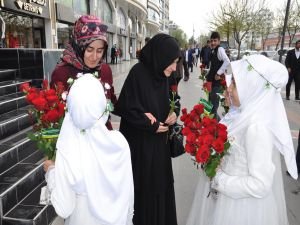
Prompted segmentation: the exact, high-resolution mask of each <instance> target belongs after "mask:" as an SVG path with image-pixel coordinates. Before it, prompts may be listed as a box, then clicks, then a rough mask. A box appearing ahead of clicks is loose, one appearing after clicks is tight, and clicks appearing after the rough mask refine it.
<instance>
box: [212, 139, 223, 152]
mask: <svg viewBox="0 0 300 225" xmlns="http://www.w3.org/2000/svg"><path fill="white" fill-rule="evenodd" d="M212 147H213V148H214V149H215V151H216V152H218V153H222V152H223V151H224V142H223V140H222V139H220V138H218V139H216V140H215V141H214V142H213V143H212Z"/></svg>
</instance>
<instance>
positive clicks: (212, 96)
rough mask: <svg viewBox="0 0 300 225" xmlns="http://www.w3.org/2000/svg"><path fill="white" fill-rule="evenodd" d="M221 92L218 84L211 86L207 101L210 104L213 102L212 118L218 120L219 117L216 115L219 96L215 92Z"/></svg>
mask: <svg viewBox="0 0 300 225" xmlns="http://www.w3.org/2000/svg"><path fill="white" fill-rule="evenodd" d="M220 92H221V87H220V86H213V87H212V89H211V92H210V93H209V101H210V102H211V104H213V108H212V110H211V113H213V114H214V118H216V119H217V120H218V121H219V120H220V117H219V115H218V108H219V101H220V98H219V96H218V95H217V93H220Z"/></svg>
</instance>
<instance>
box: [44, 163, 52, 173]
mask: <svg viewBox="0 0 300 225" xmlns="http://www.w3.org/2000/svg"><path fill="white" fill-rule="evenodd" d="M54 165H55V163H54V161H52V160H46V161H45V162H44V171H45V172H48V170H49V168H50V167H53V166H54Z"/></svg>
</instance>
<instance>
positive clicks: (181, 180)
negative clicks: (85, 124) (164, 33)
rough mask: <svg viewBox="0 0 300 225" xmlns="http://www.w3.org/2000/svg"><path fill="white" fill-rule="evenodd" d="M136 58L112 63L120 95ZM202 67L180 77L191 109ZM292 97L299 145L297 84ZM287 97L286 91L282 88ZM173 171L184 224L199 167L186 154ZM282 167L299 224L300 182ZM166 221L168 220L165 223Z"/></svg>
mask: <svg viewBox="0 0 300 225" xmlns="http://www.w3.org/2000/svg"><path fill="white" fill-rule="evenodd" d="M135 63H136V61H130V62H129V61H126V62H122V63H121V64H118V65H113V66H111V67H112V71H113V76H114V86H115V93H116V94H117V95H118V94H119V93H120V90H121V88H122V84H123V82H124V80H125V78H126V76H127V74H128V71H129V69H130V68H131V66H132V65H134V64H135ZM199 73H200V70H199V68H194V72H193V73H191V74H190V79H189V81H187V82H184V81H181V82H180V85H179V94H180V95H181V105H182V107H186V108H187V109H191V108H192V107H193V105H194V104H196V103H197V101H198V100H199V98H200V97H201V96H202V95H203V92H202V90H201V88H202V84H201V81H200V80H199V79H198V76H199ZM291 91H292V92H291V100H290V101H286V100H284V104H285V106H286V111H287V115H288V119H289V123H290V128H291V132H292V135H293V141H294V146H295V148H296V147H297V143H296V141H297V138H298V131H299V128H300V113H299V112H300V104H299V102H296V101H294V86H292V89H291ZM282 96H283V97H285V92H282ZM112 121H113V126H114V128H115V129H117V128H118V126H119V121H120V119H119V118H118V117H115V116H112ZM173 171H174V180H175V194H176V206H177V218H178V225H185V224H186V219H187V217H188V214H189V210H190V207H191V205H192V201H193V196H194V190H195V188H196V185H197V182H198V177H197V175H198V171H197V169H196V167H195V166H194V165H193V163H192V161H191V159H190V157H189V156H187V155H183V156H181V157H178V158H176V159H173ZM282 171H283V178H284V183H285V191H286V201H287V211H288V218H289V222H290V225H300V183H299V180H298V181H295V180H293V179H292V178H290V177H288V176H287V175H286V172H285V171H286V169H285V164H284V162H283V161H282ZM298 191H299V193H298ZM53 224H55V225H61V224H62V220H61V219H58V220H56V221H55V222H54V223H53ZM166 225H167V224H166Z"/></svg>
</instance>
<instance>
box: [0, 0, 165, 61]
mask: <svg viewBox="0 0 300 225" xmlns="http://www.w3.org/2000/svg"><path fill="white" fill-rule="evenodd" d="M162 3H163V4H162ZM168 4H169V1H168V0H0V22H1V23H0V28H1V30H0V31H1V32H0V37H1V43H0V47H2V48H3V47H6V48H47V49H57V48H60V49H63V48H65V47H66V45H67V43H68V42H69V40H70V38H71V36H72V29H73V24H74V22H75V20H76V19H77V18H78V17H79V16H80V15H84V14H92V15H96V16H99V17H100V18H101V19H102V20H103V22H104V23H105V24H106V25H107V26H108V34H107V38H108V48H109V49H108V56H107V57H108V58H109V57H110V49H111V47H112V46H113V45H116V46H117V48H118V49H119V50H120V58H119V60H129V59H130V58H135V57H136V51H137V50H139V49H141V48H142V47H143V46H144V44H145V38H146V37H152V36H153V35H155V34H156V33H158V32H159V31H160V32H167V25H166V21H167V20H168V18H169V15H168V8H169V6H168ZM162 14H163V15H164V16H163V17H161V16H160V15H162ZM161 18H163V22H162V19H161ZM2 21H3V22H2ZM1 24H2V25H1ZM3 24H4V25H3ZM160 28H161V29H160Z"/></svg>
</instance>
